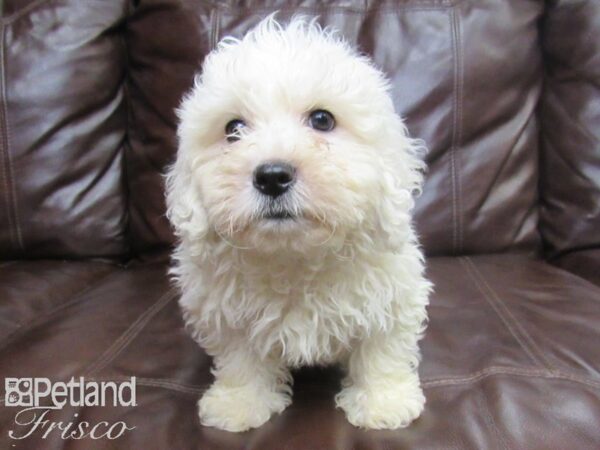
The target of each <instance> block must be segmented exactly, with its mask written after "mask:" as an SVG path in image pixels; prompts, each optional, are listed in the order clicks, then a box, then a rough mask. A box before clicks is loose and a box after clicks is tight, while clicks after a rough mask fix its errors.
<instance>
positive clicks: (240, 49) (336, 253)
mask: <svg viewBox="0 0 600 450" xmlns="http://www.w3.org/2000/svg"><path fill="white" fill-rule="evenodd" d="M388 92H389V86H388V82H387V80H386V78H385V76H384V75H383V74H382V73H381V72H380V71H379V70H377V69H376V68H375V67H374V66H373V65H372V63H371V62H370V61H369V60H368V59H367V58H366V57H364V56H361V55H359V54H358V53H357V52H356V51H355V50H353V49H352V48H351V47H350V46H349V45H348V44H347V43H345V42H344V41H343V40H342V39H341V38H340V37H338V36H337V35H336V34H335V33H334V32H333V31H331V30H329V29H322V28H321V27H319V26H318V25H317V24H316V22H315V21H314V20H313V21H307V20H305V19H303V18H298V17H297V18H294V19H292V20H291V21H290V22H289V23H288V24H285V25H281V24H279V23H278V22H276V20H275V19H274V18H273V16H270V17H268V18H267V19H265V20H263V21H262V22H261V23H260V24H259V25H258V26H257V27H256V28H254V29H253V30H251V31H250V32H249V33H248V34H246V36H245V37H244V38H243V39H241V40H237V39H233V38H225V39H223V40H222V41H221V42H220V43H219V44H218V46H217V48H216V49H215V50H214V51H213V52H212V53H210V54H209V55H208V56H207V57H206V59H205V62H204V65H203V70H202V74H201V75H199V76H198V77H197V78H196V80H195V85H194V87H193V89H192V90H191V91H190V92H189V93H188V94H187V95H186V96H185V98H184V100H183V102H182V104H181V107H180V109H179V117H180V125H179V129H178V136H179V149H178V154H177V159H176V162H175V163H174V165H173V166H172V167H171V168H170V170H169V173H168V175H167V203H168V217H169V219H170V220H171V222H172V224H173V226H174V228H175V231H176V234H177V236H178V238H179V242H178V246H177V249H176V251H175V253H174V261H175V264H174V267H173V269H172V274H173V275H174V277H175V279H176V281H177V283H178V286H179V287H180V289H181V293H182V295H181V300H180V304H181V307H182V310H183V313H184V318H185V322H186V324H187V326H188V327H189V329H190V330H191V332H192V334H193V336H194V338H195V339H196V340H197V342H198V343H199V344H200V345H201V346H202V347H203V348H204V349H205V350H206V351H207V352H208V354H210V355H211V356H213V358H214V369H213V373H214V376H215V381H214V383H213V384H212V386H211V387H210V388H209V389H208V391H207V392H206V393H205V394H204V395H203V396H202V398H201V399H200V401H199V414H200V419H201V422H202V424H204V425H207V426H213V427H217V428H221V429H224V430H229V431H244V430H247V429H249V428H253V427H258V426H260V425H262V424H263V423H265V422H266V421H267V420H268V419H269V417H270V416H271V415H272V414H273V413H280V412H282V411H283V410H284V409H285V407H286V406H288V405H289V404H290V402H291V386H290V384H291V377H290V373H289V369H290V368H293V367H298V366H301V365H314V364H319V365H321V364H332V363H340V364H342V365H343V367H344V368H345V369H346V370H347V377H346V378H345V380H344V381H343V389H342V391H341V392H339V393H338V394H337V396H336V397H335V401H336V404H337V406H338V407H340V408H342V409H343V410H344V411H345V413H346V416H347V418H348V420H349V421H350V422H351V423H352V424H354V425H356V426H360V427H365V428H397V427H404V426H406V425H408V424H409V423H410V422H411V421H412V420H413V419H415V418H416V417H418V416H419V414H420V413H421V411H422V410H423V406H424V403H425V397H424V396H423V392H422V390H421V387H420V383H419V377H418V374H417V365H418V363H419V348H418V341H419V339H420V338H421V336H422V333H423V331H424V327H425V322H426V317H427V316H426V305H427V303H428V294H429V291H430V288H431V285H430V283H429V282H428V281H427V280H426V279H425V277H424V265H423V256H422V254H421V251H420V249H419V247H418V244H417V239H416V237H415V233H414V232H413V228H412V225H411V210H412V209H413V205H414V201H413V195H414V194H415V192H417V191H418V190H419V188H420V184H421V181H422V170H423V163H422V161H421V160H420V159H419V154H418V153H419V151H420V143H419V141H417V140H413V139H411V138H409V137H408V136H407V132H406V128H405V126H404V124H403V123H402V121H401V119H400V117H399V116H398V115H397V114H396V113H395V112H394V107H393V104H392V101H391V98H390V95H389V93H388Z"/></svg>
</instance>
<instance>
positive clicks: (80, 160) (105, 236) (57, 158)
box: [0, 0, 127, 258]
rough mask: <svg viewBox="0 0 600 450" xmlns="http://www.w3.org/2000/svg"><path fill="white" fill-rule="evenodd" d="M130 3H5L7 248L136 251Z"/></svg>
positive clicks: (1, 101)
mask: <svg viewBox="0 0 600 450" xmlns="http://www.w3.org/2000/svg"><path fill="white" fill-rule="evenodd" d="M126 15H127V2H126V1H125V0H122V1H121V0H120V1H114V0H113V1H104V0H90V1H85V2H83V1H81V0H47V1H16V0H6V1H5V2H4V14H3V17H2V22H1V34H0V39H1V42H0V48H1V49H2V50H1V55H0V57H1V58H0V64H1V71H0V82H1V84H0V87H1V90H0V255H1V257H2V258H20V257H52V256H68V257H83V256H115V255H120V254H123V253H124V252H125V251H126V250H127V241H126V219H127V209H126V196H125V184H124V178H123V175H124V171H123V169H124V166H123V152H124V147H123V142H124V139H125V131H126V121H127V113H126V105H125V96H124V88H123V80H124V77H125V47H124V44H123V40H122V33H121V31H120V30H121V28H120V24H121V23H122V22H123V20H124V18H125V17H126Z"/></svg>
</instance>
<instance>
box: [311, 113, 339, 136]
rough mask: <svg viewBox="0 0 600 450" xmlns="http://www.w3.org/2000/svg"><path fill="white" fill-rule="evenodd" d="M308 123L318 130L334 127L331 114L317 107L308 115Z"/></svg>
mask: <svg viewBox="0 0 600 450" xmlns="http://www.w3.org/2000/svg"><path fill="white" fill-rule="evenodd" d="M308 123H309V124H310V126H311V127H312V128H314V129H315V130H319V131H331V130H333V129H334V128H335V119H334V118H333V114H331V113H330V112H329V111H326V110H324V109H317V110H315V111H313V112H311V113H310V115H309V116H308Z"/></svg>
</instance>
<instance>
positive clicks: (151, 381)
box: [0, 366, 600, 403]
mask: <svg viewBox="0 0 600 450" xmlns="http://www.w3.org/2000/svg"><path fill="white" fill-rule="evenodd" d="M494 376H508V377H516V378H544V379H550V380H560V381H569V382H573V383H576V384H583V385H585V386H587V387H590V388H593V389H600V383H597V382H594V381H591V380H585V379H583V378H581V377H575V376H571V375H569V374H565V373H562V372H560V371H557V372H554V373H551V372H548V371H545V370H540V369H520V368H516V367H514V368H512V367H499V366H492V367H490V368H488V369H484V370H480V371H478V372H475V373H473V374H470V375H465V376H462V377H461V376H457V377H451V378H450V377H449V378H441V379H430V380H429V381H428V380H427V379H423V380H422V381H421V387H422V388H423V389H436V388H444V387H454V386H461V385H467V384H473V383H477V382H479V381H482V380H484V379H487V378H489V377H494ZM103 380H109V381H124V380H129V377H126V376H122V375H119V376H116V377H93V378H91V379H90V381H103ZM63 381H65V380H63ZM136 384H140V385H141V386H148V387H157V388H162V389H167V390H174V391H177V392H182V393H186V394H194V395H196V394H202V393H203V392H205V391H206V387H200V386H198V385H193V384H186V383H181V382H178V381H174V380H169V379H161V378H149V377H136ZM326 387H329V385H327V386H326ZM4 400H5V397H0V403H2V402H4Z"/></svg>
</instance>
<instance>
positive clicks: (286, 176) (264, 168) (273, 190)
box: [253, 162, 296, 198]
mask: <svg viewBox="0 0 600 450" xmlns="http://www.w3.org/2000/svg"><path fill="white" fill-rule="evenodd" d="M295 175H296V169H294V168H293V167H292V166H290V165H289V164H286V163H283V162H270V163H266V164H261V165H260V166H258V167H257V168H256V170H254V181H253V184H254V187H255V188H256V189H257V190H258V191H259V192H262V193H263V194H265V195H268V196H269V197H273V198H275V197H279V196H280V195H281V194H283V193H285V191H287V190H288V189H289V188H290V186H291V185H292V184H294V181H295V179H296V178H295Z"/></svg>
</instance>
